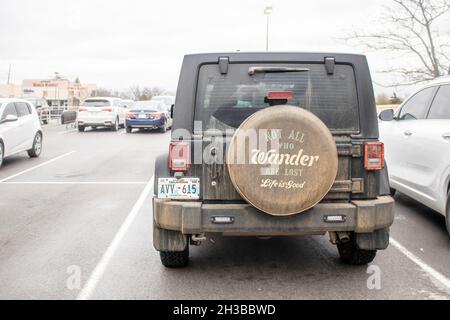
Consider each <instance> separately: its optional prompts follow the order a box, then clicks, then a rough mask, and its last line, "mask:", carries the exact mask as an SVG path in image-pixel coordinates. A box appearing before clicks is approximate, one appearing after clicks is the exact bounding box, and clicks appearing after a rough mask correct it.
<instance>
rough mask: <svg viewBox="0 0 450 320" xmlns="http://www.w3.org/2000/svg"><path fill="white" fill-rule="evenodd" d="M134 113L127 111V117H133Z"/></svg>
mask: <svg viewBox="0 0 450 320" xmlns="http://www.w3.org/2000/svg"><path fill="white" fill-rule="evenodd" d="M135 117H136V115H135V114H134V113H127V118H128V119H131V118H135Z"/></svg>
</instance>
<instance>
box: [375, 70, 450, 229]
mask: <svg viewBox="0 0 450 320" xmlns="http://www.w3.org/2000/svg"><path fill="white" fill-rule="evenodd" d="M379 118H380V120H381V121H380V123H379V125H380V138H381V140H382V141H383V142H384V143H385V155H386V163H387V165H388V170H389V182H390V185H391V188H392V192H395V190H398V191H400V192H402V193H404V194H406V195H408V196H410V197H411V198H414V199H416V200H417V201H419V202H421V203H423V204H425V205H426V206H428V207H430V208H432V209H434V210H436V211H437V212H439V213H441V214H443V215H445V216H446V221H447V222H446V224H447V230H448V232H449V234H450V76H449V77H442V78H439V79H437V80H434V81H433V82H431V83H429V84H428V85H426V86H424V87H422V88H421V89H420V90H418V91H417V92H416V93H415V94H413V95H412V96H411V97H410V98H408V100H406V101H405V102H404V103H403V104H402V105H401V106H400V107H399V108H398V109H397V111H396V112H395V113H394V112H393V110H385V111H383V112H381V113H380V115H379Z"/></svg>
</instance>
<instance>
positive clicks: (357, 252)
mask: <svg viewBox="0 0 450 320" xmlns="http://www.w3.org/2000/svg"><path fill="white" fill-rule="evenodd" d="M337 248H338V251H339V255H340V257H341V260H342V262H344V263H345V264H349V265H354V266H363V265H366V264H369V263H371V262H372V261H373V259H375V256H376V255H377V250H361V249H359V248H358V246H357V244H356V239H355V235H354V234H352V236H351V238H350V241H349V242H346V243H338V245H337Z"/></svg>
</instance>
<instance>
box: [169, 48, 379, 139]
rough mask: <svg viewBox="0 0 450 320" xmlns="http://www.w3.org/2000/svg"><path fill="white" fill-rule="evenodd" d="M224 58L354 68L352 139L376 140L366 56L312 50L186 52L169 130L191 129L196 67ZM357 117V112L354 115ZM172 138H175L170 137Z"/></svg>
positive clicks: (192, 128)
mask: <svg viewBox="0 0 450 320" xmlns="http://www.w3.org/2000/svg"><path fill="white" fill-rule="evenodd" d="M221 57H226V58H228V60H229V63H230V64H233V63H291V64H293V63H323V64H325V60H326V59H327V58H334V60H335V63H336V64H346V65H351V66H352V67H353V68H354V72H355V80H356V87H357V96H358V105H359V121H360V132H359V133H358V134H354V135H352V137H353V138H355V139H359V138H360V139H378V137H379V134H378V123H377V111H376V104H375V98H374V92H373V84H372V79H371V76H370V71H369V66H368V62H367V58H366V56H364V55H360V54H345V53H314V52H231V53H230V52H228V53H205V54H190V55H186V56H185V57H184V60H183V65H182V68H181V73H180V78H179V83H178V89H177V96H176V102H175V111H174V122H173V129H174V130H173V131H172V132H174V131H175V130H176V129H186V130H188V131H189V132H191V133H192V132H193V130H194V110H195V103H196V101H195V100H196V90H197V81H198V74H199V69H200V67H201V66H202V65H204V64H217V65H219V59H220V58H221ZM355 116H357V115H355ZM172 139H173V140H177V139H178V137H176V136H174V134H173V136H172Z"/></svg>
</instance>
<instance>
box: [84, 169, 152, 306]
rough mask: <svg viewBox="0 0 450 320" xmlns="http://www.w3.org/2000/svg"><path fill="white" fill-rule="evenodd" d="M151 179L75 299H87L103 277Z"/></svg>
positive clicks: (141, 203) (143, 199) (150, 189)
mask: <svg viewBox="0 0 450 320" xmlns="http://www.w3.org/2000/svg"><path fill="white" fill-rule="evenodd" d="M153 181H154V177H152V178H151V179H150V181H149V182H148V183H147V185H146V186H145V188H144V190H143V191H142V193H141V195H140V196H139V198H138V200H137V201H136V203H135V204H134V206H133V208H132V209H131V211H130V213H129V214H128V216H127V217H126V218H125V221H124V222H123V223H122V225H121V226H120V229H119V231H118V232H117V233H116V235H115V236H114V239H113V240H112V242H111V243H110V245H109V246H108V248H107V249H106V251H105V253H104V254H103V256H102V258H101V259H100V262H99V263H98V264H97V266H96V267H95V268H94V271H93V272H92V273H91V275H90V277H89V279H88V281H87V282H86V284H85V285H84V287H83V289H82V290H81V291H80V293H79V295H78V297H77V300H89V299H90V298H91V296H92V294H93V293H94V291H95V289H96V287H97V284H98V283H99V281H100V279H101V278H102V277H103V274H104V273H105V271H106V268H107V267H108V264H109V263H110V261H111V259H112V257H113V256H114V254H115V252H116V250H117V248H118V247H119V244H120V242H121V241H122V239H123V237H124V236H125V234H126V233H127V231H128V228H129V227H130V226H131V224H132V223H133V221H134V219H135V218H136V215H137V214H138V213H139V210H140V209H141V207H142V205H143V204H144V202H145V200H146V199H147V197H148V195H149V194H150V193H151V192H152V190H153Z"/></svg>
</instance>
